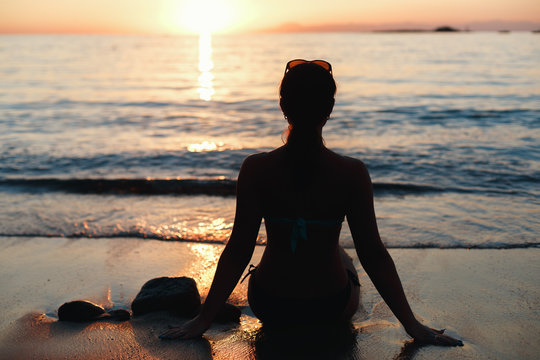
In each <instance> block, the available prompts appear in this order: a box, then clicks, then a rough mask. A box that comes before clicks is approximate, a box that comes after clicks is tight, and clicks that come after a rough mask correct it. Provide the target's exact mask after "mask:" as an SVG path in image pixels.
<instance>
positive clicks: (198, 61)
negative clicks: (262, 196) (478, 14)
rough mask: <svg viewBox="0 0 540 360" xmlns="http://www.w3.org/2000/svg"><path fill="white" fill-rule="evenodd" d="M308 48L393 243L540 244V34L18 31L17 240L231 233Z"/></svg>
mask: <svg viewBox="0 0 540 360" xmlns="http://www.w3.org/2000/svg"><path fill="white" fill-rule="evenodd" d="M295 58H304V59H325V60H328V61H329V62H330V63H331V64H332V67H333V74H334V76H335V79H336V81H337V84H338V91H337V95H336V105H335V109H334V112H333V114H332V116H331V118H330V120H329V122H328V124H327V125H326V127H325V129H324V133H323V136H324V139H325V143H326V146H327V147H329V148H330V149H332V150H334V151H335V152H337V153H340V154H343V155H347V156H352V157H355V158H358V159H361V160H362V161H363V162H364V163H365V164H366V165H367V167H368V169H369V172H370V175H371V178H372V181H373V188H374V194H375V210H376V214H377V220H378V225H379V230H380V233H381V236H382V239H383V241H384V243H385V244H386V246H387V247H389V248H443V249H444V248H470V249H474V248H481V249H484V248H486V249H499V248H503V249H504V248H527V247H540V237H539V234H540V206H539V205H540V186H539V185H540V62H539V59H540V35H539V34H533V33H527V32H512V33H504V34H503V33H496V32H491V33H490V32H458V33H431V32H425V33H386V32H383V33H295V34H262V33H261V34H241V35H239V34H236V35H216V34H214V35H210V34H201V35H200V36H187V35H186V36H165V35H163V36H157V35H155V36H135V35H114V36H113V35H1V36H0V241H1V238H2V237H8V236H9V237H20V239H21V241H24V239H25V238H28V237H67V238H73V239H79V238H87V239H89V240H90V241H91V239H93V238H125V237H136V238H140V239H153V240H162V241H184V242H200V243H223V244H224V243H226V242H227V239H228V236H229V234H230V232H231V229H232V225H233V221H234V210H235V184H236V178H237V175H238V171H239V168H240V165H241V164H242V161H243V159H244V158H245V157H246V156H248V155H250V154H253V153H258V152H264V151H269V150H271V149H273V148H276V147H279V146H281V145H282V144H283V138H284V130H285V129H286V122H285V120H284V118H283V115H282V114H281V112H280V110H279V106H278V87H279V83H280V80H281V78H282V76H283V73H284V67H285V64H286V62H287V61H288V60H291V59H295ZM257 241H258V244H260V245H261V246H264V244H265V243H266V234H265V230H264V226H261V230H260V234H259V237H258V240H257ZM340 241H341V244H342V245H343V246H345V247H347V248H353V247H354V245H353V242H352V239H351V235H350V232H349V230H348V227H347V226H346V224H345V223H344V227H343V230H342V234H341V238H340Z"/></svg>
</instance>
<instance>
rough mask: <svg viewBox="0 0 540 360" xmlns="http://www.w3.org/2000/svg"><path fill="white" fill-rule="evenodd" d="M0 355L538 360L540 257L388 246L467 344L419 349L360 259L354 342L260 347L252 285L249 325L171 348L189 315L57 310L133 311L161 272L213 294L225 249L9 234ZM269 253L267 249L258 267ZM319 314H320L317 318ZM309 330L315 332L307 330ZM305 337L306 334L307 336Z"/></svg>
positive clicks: (422, 297) (407, 284) (1, 279)
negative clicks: (166, 335)
mask: <svg viewBox="0 0 540 360" xmlns="http://www.w3.org/2000/svg"><path fill="white" fill-rule="evenodd" d="M0 248H1V251H0V263H1V264H2V266H1V267H0V289H2V291H1V292H0V303H1V304H2V308H1V310H0V359H2V360H3V359H6V360H7V359H230V358H234V359H255V358H256V359H268V358H269V359H273V358H280V359H288V358H306V359H313V358H332V359H334V358H336V359H339V358H348V359H413V358H414V359H537V358H538V357H539V356H540V343H539V342H538V339H539V338H540V287H539V283H538V281H539V279H540V261H539V260H540V249H538V248H528V249H507V250H465V249H444V250H443V249H391V250H390V253H391V255H392V257H393V258H394V261H395V263H396V266H397V268H398V272H399V274H400V276H401V280H402V282H403V285H404V288H405V291H406V293H407V296H408V299H409V301H410V303H411V307H412V308H413V310H414V312H415V313H416V314H417V316H418V317H419V318H421V319H422V320H423V321H424V322H425V323H426V324H427V325H429V326H432V327H436V328H441V327H445V328H446V329H447V330H446V331H447V333H448V334H450V335H452V336H457V337H458V338H461V339H463V342H464V346H463V347H456V348H443V347H434V346H425V347H417V346H414V345H411V344H410V342H409V337H408V336H407V334H406V333H405V331H404V330H403V328H402V327H401V326H400V325H399V323H398V322H397V320H396V319H395V317H394V316H393V315H392V314H391V313H390V311H389V309H388V308H387V306H386V305H385V304H384V302H382V301H381V298H380V296H379V295H378V293H377V291H376V290H375V289H374V287H373V285H372V284H371V282H370V280H369V278H368V277H367V275H366V274H365V272H364V271H363V269H362V267H361V265H360V264H359V261H358V259H356V256H355V254H354V252H353V251H351V250H348V252H349V253H350V254H351V255H352V256H353V258H355V265H356V267H357V269H358V272H359V275H360V282H361V284H362V288H361V306H360V308H359V310H358V312H357V313H356V315H355V317H354V318H353V325H354V329H355V330H354V331H353V332H350V333H349V335H351V336H352V340H350V341H345V342H344V343H342V344H336V342H335V341H328V339H327V336H325V335H324V334H308V335H306V334H299V336H298V338H297V339H292V340H288V341H286V340H280V339H278V340H276V339H266V340H264V339H263V340H261V338H262V337H261V333H260V329H259V328H260V324H259V322H258V321H257V319H256V318H254V317H253V315H252V313H251V312H250V310H249V307H248V306H247V299H246V290H247V281H246V282H244V283H242V284H239V285H238V286H237V288H236V289H235V291H234V292H233V294H232V296H231V299H230V300H231V302H232V303H235V304H237V305H239V306H241V307H242V309H243V310H242V314H243V315H242V318H241V324H240V325H234V324H225V325H213V326H212V328H211V329H210V330H209V331H208V332H207V333H206V335H205V338H204V339H198V340H188V341H183V340H174V341H162V340H160V339H159V338H158V335H159V334H160V333H162V332H163V331H165V329H166V328H167V325H168V324H180V323H181V322H182V321H185V319H181V318H174V317H170V316H169V315H168V314H166V313H153V314H148V315H145V316H141V317H137V318H134V319H132V320H131V321H127V322H122V323H118V322H112V321H111V322H106V321H101V322H95V323H83V324H79V323H62V322H58V321H57V318H56V310H57V308H58V307H59V306H60V305H61V304H63V303H64V302H66V301H70V300H75V299H87V300H90V301H93V302H95V303H98V304H100V305H102V306H104V307H105V308H111V307H114V308H129V305H130V303H131V300H132V299H133V298H134V296H135V295H136V293H137V292H138V290H139V289H140V287H141V286H142V284H143V283H144V282H146V281H147V280H149V279H151V278H154V277H158V276H181V275H185V276H191V277H193V278H195V279H196V280H197V282H198V284H199V291H200V292H201V295H202V296H203V297H204V296H205V295H206V292H207V291H208V287H209V286H210V283H211V281H212V277H213V274H214V271H215V266H216V264H217V260H218V258H219V254H220V253H221V251H222V250H223V246H221V245H211V244H198V243H182V242H163V241H155V240H144V239H127V238H126V239H118V238H116V239H65V238H26V239H21V238H20V237H16V238H10V237H3V238H1V245H0ZM263 250H264V247H261V246H258V247H257V248H256V250H255V253H254V256H253V259H252V262H253V263H257V262H258V259H259V258H260V257H261V255H262V252H263ZM313 316H314V317H316V316H317V314H313ZM307 330H308V329H306V333H308V331H307ZM303 335H306V336H303Z"/></svg>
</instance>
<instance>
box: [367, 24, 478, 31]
mask: <svg viewBox="0 0 540 360" xmlns="http://www.w3.org/2000/svg"><path fill="white" fill-rule="evenodd" d="M460 31H462V30H459V29H456V28H453V27H451V26H447V25H445V26H439V27H436V28H435V29H433V30H425V29H389V30H374V32H390V33H418V32H460ZM465 31H469V30H465Z"/></svg>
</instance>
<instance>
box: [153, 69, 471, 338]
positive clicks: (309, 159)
mask: <svg viewBox="0 0 540 360" xmlns="http://www.w3.org/2000/svg"><path fill="white" fill-rule="evenodd" d="M335 92H336V84H335V82H334V79H333V76H332V67H331V65H330V64H329V63H328V62H326V61H323V60H314V61H306V60H300V59H298V60H292V61H289V62H288V63H287V66H286V69H285V75H284V77H283V80H282V82H281V87H280V106H281V109H282V111H283V114H284V115H285V118H286V119H287V121H288V123H289V129H288V136H287V141H286V143H285V145H284V146H282V147H280V148H278V149H275V150H273V151H271V152H268V153H260V154H255V155H251V156H249V157H247V158H246V159H245V160H244V162H243V164H242V167H241V169H240V173H239V175H238V182H237V203H236V216H235V220H234V227H233V230H232V234H231V237H230V239H229V242H228V243H227V246H226V247H225V249H224V251H223V253H222V254H221V257H220V260H219V263H218V267H217V270H216V274H215V277H214V280H213V283H212V286H211V288H210V291H209V293H208V297H207V298H206V301H205V303H204V305H203V307H202V310H201V312H200V314H199V315H198V316H197V317H195V318H194V319H192V320H190V321H188V322H186V323H185V324H183V325H182V326H179V327H173V328H171V329H170V330H168V331H167V332H165V333H164V334H163V335H162V338H166V339H172V338H178V337H181V338H185V339H187V338H193V337H197V336H200V335H202V334H203V333H204V332H205V331H206V330H207V329H208V328H209V326H210V324H211V322H212V319H213V318H214V316H215V315H216V314H217V312H218V311H219V309H220V308H221V306H222V305H223V304H224V303H225V301H226V300H227V298H228V297H229V295H230V294H231V292H232V290H233V289H234V287H235V286H236V284H237V283H238V281H239V280H240V277H241V275H242V273H243V271H244V269H245V268H246V266H247V265H248V262H249V260H250V259H251V256H252V254H253V250H254V247H255V241H256V238H257V235H258V232H259V227H260V224H261V220H262V219H263V218H264V219H265V226H266V231H267V245H266V249H265V251H264V254H263V256H262V258H261V261H260V263H259V265H258V266H257V267H256V268H255V269H254V270H252V271H250V273H252V275H251V278H250V281H249V289H248V300H249V304H250V306H251V309H252V310H253V313H254V314H255V315H256V316H257V317H258V318H259V319H260V320H261V321H262V322H263V324H264V326H265V327H268V326H269V327H278V328H279V327H280V326H282V327H286V326H287V324H290V323H295V324H304V325H308V324H310V323H312V322H314V321H316V322H317V323H321V322H322V323H332V322H338V321H349V320H350V318H351V317H352V316H353V315H354V313H355V312H356V310H357V308H358V303H359V289H360V284H359V283H358V276H357V272H356V270H355V268H354V266H353V263H352V260H351V259H350V257H348V256H347V255H346V253H345V252H344V250H343V249H342V248H341V246H339V244H338V240H339V233H340V230H341V223H342V221H343V220H344V218H345V217H346V218H347V223H348V224H349V228H350V231H351V234H352V237H353V240H354V244H355V248H356V253H357V254H358V257H359V259H360V262H361V264H362V266H363V267H364V269H365V271H366V272H367V274H368V275H369V277H370V278H371V280H372V281H373V284H374V285H375V287H376V288H377V290H378V291H379V293H380V294H381V296H382V298H383V299H384V300H385V301H386V303H387V304H388V306H389V307H390V309H391V310H392V312H393V313H394V314H395V316H396V317H397V318H398V320H399V321H400V322H401V324H402V325H403V326H404V327H405V330H406V331H407V333H408V334H409V335H410V336H411V337H413V338H414V339H415V340H417V341H419V342H424V343H431V344H437V345H461V341H459V340H456V339H454V338H452V337H449V336H446V335H443V330H435V329H431V328H429V327H427V326H424V325H423V324H421V323H420V322H419V321H418V320H417V319H416V318H415V316H414V314H413V313H412V311H411V309H410V307H409V304H408V302H407V299H406V298H405V294H404V292H403V288H402V286H401V282H400V280H399V277H398V274H397V272H396V268H395V266H394V262H393V260H392V258H391V257H390V255H389V254H388V252H387V250H386V248H385V246H384V245H383V243H382V241H381V239H380V237H379V232H378V229H377V223H376V219H375V212H374V208H373V193H372V185H371V180H370V177H369V174H368V171H367V169H366V166H365V165H364V164H363V163H362V162H361V161H360V160H357V159H353V158H350V157H346V156H341V155H338V154H336V153H334V152H332V151H331V150H329V149H327V148H326V147H325V146H324V142H323V138H322V128H323V126H324V125H325V124H326V121H327V120H328V118H329V116H330V113H331V112H332V109H333V106H334V95H335Z"/></svg>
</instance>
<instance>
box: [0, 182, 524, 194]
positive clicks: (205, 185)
mask: <svg viewBox="0 0 540 360" xmlns="http://www.w3.org/2000/svg"><path fill="white" fill-rule="evenodd" d="M0 186H3V187H7V188H8V190H10V191H17V192H26V193H42V192H44V191H46V192H47V191H49V192H63V193H73V194H96V195H99V194H112V195H210V196H235V195H236V180H233V179H204V180H203V179H94V178H88V179H58V178H34V179H32V178H31V179H28V178H22V179H0ZM373 192H374V193H375V195H423V194H436V193H484V194H486V193H488V194H502V195H531V194H529V193H527V192H524V191H518V190H505V189H485V188H474V187H471V188H465V187H441V186H434V185H425V184H414V183H397V182H396V183H385V182H376V183H374V184H373Z"/></svg>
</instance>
